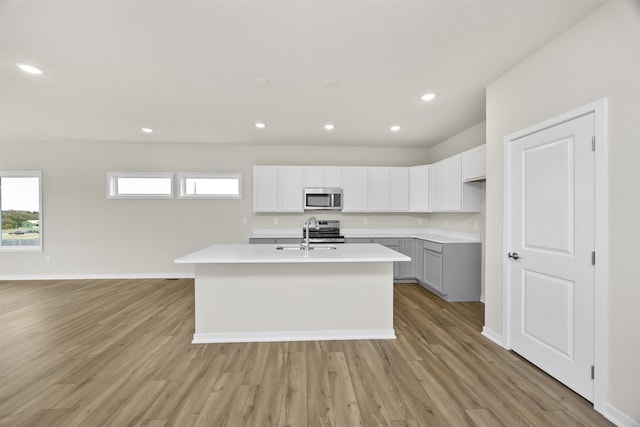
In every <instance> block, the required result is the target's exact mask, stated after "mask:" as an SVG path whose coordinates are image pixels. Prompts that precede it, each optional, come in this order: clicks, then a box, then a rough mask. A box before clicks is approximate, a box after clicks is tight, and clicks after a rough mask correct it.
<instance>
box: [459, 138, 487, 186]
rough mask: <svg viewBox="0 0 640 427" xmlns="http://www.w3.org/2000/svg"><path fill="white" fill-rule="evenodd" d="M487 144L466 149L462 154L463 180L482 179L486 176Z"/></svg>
mask: <svg viewBox="0 0 640 427" xmlns="http://www.w3.org/2000/svg"><path fill="white" fill-rule="evenodd" d="M486 147H487V146H486V145H485V144H483V145H480V146H479V147H476V148H472V149H471V150H469V151H465V152H464V153H462V154H461V156H462V181H464V182H471V181H482V180H484V179H485V177H486V170H487V166H486V161H487V160H486V159H487V156H486V152H487V151H486Z"/></svg>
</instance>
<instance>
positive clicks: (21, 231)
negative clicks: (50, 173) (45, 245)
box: [0, 170, 42, 251]
mask: <svg viewBox="0 0 640 427" xmlns="http://www.w3.org/2000/svg"><path fill="white" fill-rule="evenodd" d="M0 219H1V222H2V236H1V237H0V251H41V250H42V237H41V236H42V234H41V233H42V171H6V170H3V171H0Z"/></svg>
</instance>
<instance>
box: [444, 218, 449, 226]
mask: <svg viewBox="0 0 640 427" xmlns="http://www.w3.org/2000/svg"><path fill="white" fill-rule="evenodd" d="M444 226H445V227H448V226H449V220H448V219H445V220H444Z"/></svg>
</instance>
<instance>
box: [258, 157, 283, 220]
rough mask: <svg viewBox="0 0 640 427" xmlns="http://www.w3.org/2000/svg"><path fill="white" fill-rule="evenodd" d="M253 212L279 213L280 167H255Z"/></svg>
mask: <svg viewBox="0 0 640 427" xmlns="http://www.w3.org/2000/svg"><path fill="white" fill-rule="evenodd" d="M253 211H254V212H277V211H278V167H277V166H254V167H253Z"/></svg>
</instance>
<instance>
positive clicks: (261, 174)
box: [253, 166, 303, 212]
mask: <svg viewBox="0 0 640 427" xmlns="http://www.w3.org/2000/svg"><path fill="white" fill-rule="evenodd" d="M302 190H303V187H302V168H301V167H298V166H254V167H253V211H254V212H302V211H303V208H302V199H303V197H302Z"/></svg>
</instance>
